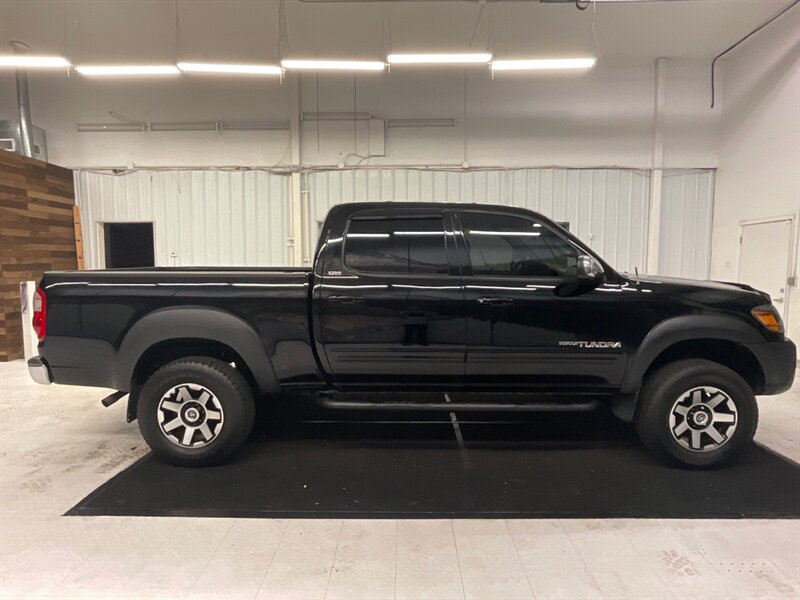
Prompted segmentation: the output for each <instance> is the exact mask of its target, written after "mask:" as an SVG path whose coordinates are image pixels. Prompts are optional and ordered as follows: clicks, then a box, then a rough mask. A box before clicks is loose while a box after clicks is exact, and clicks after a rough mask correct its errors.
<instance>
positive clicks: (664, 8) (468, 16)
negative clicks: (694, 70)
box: [0, 0, 800, 64]
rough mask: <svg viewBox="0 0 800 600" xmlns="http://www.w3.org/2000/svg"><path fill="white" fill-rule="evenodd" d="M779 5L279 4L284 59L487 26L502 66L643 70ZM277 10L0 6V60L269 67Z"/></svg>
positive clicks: (712, 47) (739, 1)
mask: <svg viewBox="0 0 800 600" xmlns="http://www.w3.org/2000/svg"><path fill="white" fill-rule="evenodd" d="M789 3H790V0H685V1H680V0H671V1H662V2H619V3H607V2H598V3H597V4H596V5H595V6H590V7H589V8H588V9H587V10H584V11H579V10H577V9H576V7H575V5H574V4H543V3H539V2H536V1H531V2H524V1H517V2H492V3H489V4H487V5H486V6H485V7H484V8H483V9H481V7H480V5H479V4H477V3H476V2H469V1H452V0H451V1H441V2H440V1H429V2H419V1H418V2H402V1H392V2H349V3H348V2H344V3H341V2H302V1H300V0H287V2H286V8H285V11H286V23H287V40H288V50H287V51H286V52H284V54H285V55H286V56H293V57H326V58H371V59H380V58H382V57H384V56H385V55H386V54H387V53H388V52H389V51H390V50H391V51H394V52H404V51H405V52H412V51H417V52H422V51H427V52H435V51H465V50H469V49H473V50H483V49H485V48H486V47H487V45H490V41H489V37H490V36H489V29H490V28H489V23H490V20H491V21H493V23H494V41H493V44H491V46H492V50H493V51H494V53H495V56H496V57H500V58H506V57H507V58H514V57H527V56H548V55H585V54H596V55H597V56H598V57H599V58H600V60H601V61H609V62H612V61H613V62H651V61H653V60H654V59H656V58H658V57H660V56H666V57H671V58H679V59H694V60H707V59H710V58H711V57H712V56H714V55H715V54H717V53H718V52H720V51H721V50H723V49H725V48H726V47H727V46H728V45H730V44H731V43H733V42H734V41H736V40H737V39H738V38H740V37H742V36H743V35H745V34H746V33H747V32H748V31H750V30H751V29H753V28H755V27H756V26H758V25H760V24H761V23H762V22H764V21H765V20H767V19H768V18H770V17H771V16H772V15H774V14H776V13H777V12H778V11H780V10H781V9H782V8H784V7H785V6H787V5H788V4H789ZM278 8H279V2H278V1H277V0H261V1H258V0H228V1H224V0H191V1H190V0H178V1H177V2H175V1H172V0H169V1H163V0H115V1H107V0H65V1H61V2H56V1H55V0H0V46H1V49H0V51H2V52H3V53H6V52H8V51H9V46H8V42H9V40H12V39H19V40H22V41H25V42H27V43H28V44H29V45H30V47H31V52H32V53H43V54H44V53H48V54H59V55H64V56H66V57H67V58H68V59H69V60H71V61H72V62H73V63H74V64H75V63H140V64H141V63H173V62H175V61H176V59H182V60H209V61H220V62H223V61H229V62H245V61H250V62H268V63H274V62H276V61H277V58H278V37H279V36H278ZM798 10H800V8H798ZM481 12H482V19H481V21H480V23H479V24H478V26H477V28H476V22H477V19H478V15H479V13H481ZM176 13H177V15H178V22H179V27H176ZM490 16H491V19H490ZM593 25H594V32H595V37H596V42H595V41H594V40H593V35H592V28H593ZM178 31H179V35H178V34H177V33H176V32H178ZM473 31H475V36H474V40H473V43H472V45H471V46H470V40H471V38H472V36H473Z"/></svg>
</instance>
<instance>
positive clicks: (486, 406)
mask: <svg viewBox="0 0 800 600" xmlns="http://www.w3.org/2000/svg"><path fill="white" fill-rule="evenodd" d="M318 402H319V404H320V406H323V407H325V408H331V409H336V410H437V411H444V412H455V411H497V412H590V411H594V410H597V409H598V408H600V401H599V400H584V401H582V402H526V403H521V402H512V403H509V402H505V403H501V402H362V401H358V400H333V399H332V398H330V397H329V396H325V395H322V396H320V397H319V399H318Z"/></svg>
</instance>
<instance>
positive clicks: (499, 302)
mask: <svg viewBox="0 0 800 600" xmlns="http://www.w3.org/2000/svg"><path fill="white" fill-rule="evenodd" d="M511 302H512V299H511V298H488V297H483V298H478V304H488V305H490V306H503V305H504V304H511Z"/></svg>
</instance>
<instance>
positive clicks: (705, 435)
mask: <svg viewBox="0 0 800 600" xmlns="http://www.w3.org/2000/svg"><path fill="white" fill-rule="evenodd" d="M738 421H739V414H738V412H737V410H736V404H735V403H734V402H733V399H732V398H731V397H730V396H729V395H728V394H726V393H725V392H723V391H722V390H720V389H719V388H715V387H709V386H702V387H696V388H692V389H691V390H688V391H686V392H685V393H683V394H681V395H680V396H679V397H678V399H677V400H676V401H675V403H674V404H673V405H672V410H671V411H670V415H669V430H670V433H671V434H672V437H673V438H674V439H675V441H677V442H678V443H679V444H680V445H681V446H683V447H684V448H686V449H687V450H690V451H692V452H712V451H714V450H717V449H719V448H720V447H721V446H723V445H725V444H726V443H728V441H730V439H731V437H732V436H733V432H734V431H735V430H736V425H737V423H738Z"/></svg>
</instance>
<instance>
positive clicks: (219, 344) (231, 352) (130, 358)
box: [114, 307, 280, 393]
mask: <svg viewBox="0 0 800 600" xmlns="http://www.w3.org/2000/svg"><path fill="white" fill-rule="evenodd" d="M186 356H209V357H212V358H217V359H219V360H223V361H226V362H234V363H236V366H237V369H238V370H240V371H241V372H242V374H243V375H244V376H245V377H246V378H247V379H248V381H249V382H250V383H251V385H253V387H254V390H256V391H259V392H262V393H275V392H277V391H278V390H279V389H280V385H279V383H278V379H277V377H276V375H275V371H274V369H273V366H272V361H271V360H270V357H269V355H268V353H267V350H266V347H265V344H264V343H263V342H262V340H261V337H260V336H259V334H258V333H257V332H256V331H255V330H254V329H253V328H252V327H251V326H250V325H249V324H247V323H246V322H245V321H244V320H242V319H241V318H239V317H237V316H235V315H232V314H230V313H227V312H225V311H222V310H218V309H213V308H204V307H180V308H168V309H162V310H158V311H155V312H152V313H150V314H148V315H145V316H144V317H142V318H141V319H139V320H138V321H137V322H136V323H135V324H134V326H133V327H131V329H130V330H129V331H128V333H127V334H126V336H125V338H124V339H123V341H122V343H121V344H120V348H119V352H118V357H117V367H116V372H115V377H114V380H115V383H116V386H117V389H120V390H126V391H129V390H135V389H136V388H137V386H139V385H141V383H142V381H141V379H142V375H143V374H145V375H146V374H147V373H148V369H152V370H150V371H149V372H150V373H152V372H153V371H154V370H155V369H153V367H155V368H156V369H157V368H158V367H160V366H162V365H163V364H166V363H167V362H170V361H171V360H176V359H179V358H183V357H186ZM159 362H160V364H158V363H159Z"/></svg>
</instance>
